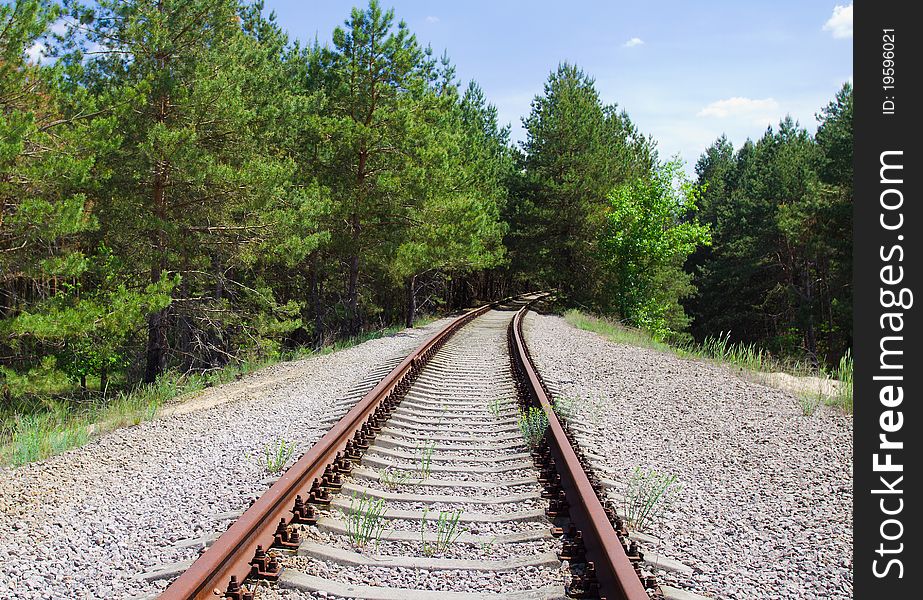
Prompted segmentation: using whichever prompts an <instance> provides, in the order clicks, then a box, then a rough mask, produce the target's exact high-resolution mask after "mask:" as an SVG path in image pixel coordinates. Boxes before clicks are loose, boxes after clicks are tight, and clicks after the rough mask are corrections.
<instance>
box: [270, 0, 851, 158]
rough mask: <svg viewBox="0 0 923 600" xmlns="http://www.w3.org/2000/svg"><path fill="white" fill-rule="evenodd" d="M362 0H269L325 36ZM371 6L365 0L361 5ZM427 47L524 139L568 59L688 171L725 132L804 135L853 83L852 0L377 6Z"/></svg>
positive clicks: (473, 1) (293, 31) (297, 34)
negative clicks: (791, 130)
mask: <svg viewBox="0 0 923 600" xmlns="http://www.w3.org/2000/svg"><path fill="white" fill-rule="evenodd" d="M358 2H359V0H356V1H354V2H351V1H339V0H266V8H267V10H273V11H275V12H276V15H277V17H278V20H279V23H280V24H281V25H282V26H283V28H285V29H286V30H287V31H288V32H289V34H290V35H291V36H292V37H294V38H297V39H300V40H303V41H308V42H310V41H313V40H314V39H315V38H317V39H319V40H320V41H321V43H327V42H329V41H330V39H331V34H332V32H333V29H334V28H335V27H336V26H338V25H341V24H342V23H343V21H344V20H345V19H346V18H347V17H348V16H349V12H350V9H351V8H352V7H353V6H354V5H356V4H357V3H358ZM362 6H364V4H362ZM382 6H383V7H385V8H389V7H391V8H394V11H395V17H396V19H398V20H401V19H402V20H404V21H406V23H407V24H408V26H409V27H410V29H411V31H412V32H414V33H415V34H416V35H417V38H418V39H419V40H420V42H421V43H422V44H424V45H426V44H430V45H432V47H433V50H434V51H435V53H436V54H437V55H441V54H442V51H443V50H445V51H446V52H447V53H448V55H449V57H450V58H451V60H452V62H453V63H454V64H455V66H456V68H457V73H458V77H459V79H460V80H461V81H462V83H463V84H466V83H467V81H469V80H471V79H474V80H476V81H477V82H478V83H479V84H480V85H481V87H482V88H483V89H484V92H485V94H486V96H487V98H488V100H489V101H490V102H491V103H492V104H494V105H495V106H496V107H497V109H498V112H499V115H500V120H501V122H502V123H504V124H506V123H509V124H510V125H511V126H512V138H513V140H514V141H522V140H524V139H525V135H526V134H525V131H524V130H523V127H522V118H523V117H524V116H526V115H527V114H528V113H529V109H530V104H531V101H532V99H533V98H534V97H535V95H536V94H539V93H541V91H542V87H543V85H544V83H545V81H546V80H547V78H548V74H549V73H550V72H551V71H552V70H553V69H555V68H556V67H557V65H558V64H559V63H560V62H563V61H567V62H570V63H575V64H577V65H578V66H580V67H581V68H582V69H583V70H584V71H585V72H587V73H588V74H590V75H591V76H593V77H594V78H595V79H596V86H597V89H598V90H599V92H600V95H601V97H602V100H603V102H605V103H607V104H611V103H616V104H618V105H619V106H620V107H621V108H623V109H625V110H626V111H627V112H628V114H629V116H630V117H631V119H632V120H633V121H634V122H635V124H636V125H637V126H638V127H639V129H640V130H641V131H642V132H643V133H646V134H650V135H652V136H653V137H654V139H655V140H656V141H657V143H658V148H659V151H660V155H661V157H663V158H667V157H671V156H674V155H678V156H679V157H680V158H681V159H683V160H684V161H685V163H686V169H687V172H689V173H692V170H693V168H694V165H695V162H696V160H697V159H698V157H699V156H700V155H701V153H702V152H703V151H704V150H705V148H706V147H708V146H709V145H710V144H711V143H712V142H713V141H714V140H715V139H716V138H717V137H718V136H719V135H721V134H722V133H723V134H725V135H727V136H728V138H729V139H730V140H731V141H732V142H733V143H734V146H735V148H736V147H739V146H740V144H741V143H742V142H744V141H745V140H746V138H748V137H750V138H756V137H759V136H761V135H762V134H763V132H764V131H765V130H766V127H767V126H768V125H770V124H776V123H778V122H779V120H780V119H781V118H783V117H784V116H785V115H787V114H788V115H791V116H792V117H794V118H795V119H797V120H798V121H799V122H800V123H801V124H802V125H803V126H805V127H807V128H808V130H810V131H812V132H813V131H814V130H815V128H816V124H817V122H816V118H815V115H816V114H817V113H818V112H819V111H820V109H821V108H822V107H824V106H826V105H827V103H828V102H830V101H831V100H832V99H833V97H834V95H835V94H836V92H837V91H838V90H839V89H840V87H841V86H842V85H843V83H844V82H846V81H852V3H851V2H850V3H847V2H845V1H844V0H840V2H839V4H838V3H837V2H836V1H833V2H830V1H820V0H776V1H772V2H770V1H762V0H757V1H754V0H750V1H746V2H741V1H740V0H733V1H726V2H724V1H722V2H719V1H704V0H703V1H699V2H689V1H688V0H675V1H664V2H640V1H635V2H623V1H607V2H603V1H596V2H587V1H580V0H568V1H566V2H562V1H561V0H552V1H547V0H531V1H519V0H491V1H483V0H464V1H458V0H456V1H452V2H446V1H429V2H426V1H423V0H382Z"/></svg>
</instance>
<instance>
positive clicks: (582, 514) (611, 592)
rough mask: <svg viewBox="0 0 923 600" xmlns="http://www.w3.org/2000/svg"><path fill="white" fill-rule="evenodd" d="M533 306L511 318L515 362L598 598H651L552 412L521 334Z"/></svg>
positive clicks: (624, 599) (645, 599)
mask: <svg viewBox="0 0 923 600" xmlns="http://www.w3.org/2000/svg"><path fill="white" fill-rule="evenodd" d="M531 305H532V303H531V302H530V303H529V304H527V305H525V306H524V307H522V309H520V310H519V311H518V312H517V313H516V316H515V317H514V318H513V323H512V334H513V346H514V348H515V354H516V356H515V357H514V360H516V361H517V362H518V364H519V365H520V366H521V368H522V374H523V375H524V377H525V380H526V381H525V382H524V383H526V384H527V386H528V392H529V393H530V395H533V396H534V398H535V400H536V401H537V402H538V403H539V405H540V406H541V408H542V409H543V410H544V412H545V416H547V417H548V429H547V434H546V440H547V442H548V446H549V449H550V451H551V456H552V458H554V464H555V467H556V468H557V472H558V474H559V475H560V476H561V488H562V489H563V490H564V494H565V497H566V498H567V502H568V504H569V509H568V510H569V513H570V519H571V521H572V522H573V523H574V525H576V527H577V529H579V530H580V531H581V532H582V537H583V543H584V545H585V546H586V555H587V561H589V562H592V563H593V565H594V567H595V570H596V579H597V580H598V582H599V595H600V597H601V598H606V599H608V600H649V598H650V597H649V596H648V594H647V592H646V591H645V589H644V585H643V584H642V583H641V580H640V579H639V578H638V575H637V573H636V572H635V569H634V566H633V565H632V563H631V561H630V560H629V558H628V555H627V554H626V553H625V549H624V548H623V547H622V544H621V542H620V541H619V538H618V536H617V535H616V532H615V530H614V529H613V527H612V524H611V523H610V521H609V517H608V516H607V515H606V511H605V509H604V508H603V505H602V503H601V502H600V501H599V498H598V497H597V496H596V492H595V491H594V490H593V486H592V484H591V483H590V480H589V478H588V477H587V474H586V472H585V471H584V469H583V466H582V465H581V464H580V460H579V459H578V458H577V454H576V452H575V451H574V448H573V447H572V446H571V444H570V441H569V440H568V439H567V435H566V434H565V432H564V428H563V427H562V426H561V423H560V421H558V417H557V415H556V414H555V412H554V407H553V406H552V403H551V400H550V399H549V397H548V393H547V392H546V391H545V388H544V386H543V385H542V381H541V378H540V377H539V375H538V372H537V371H536V369H535V365H534V364H533V362H532V357H531V356H530V354H529V349H528V347H527V346H526V343H525V338H524V337H523V333H522V320H523V317H524V316H525V314H526V312H528V310H529V308H530V306H531Z"/></svg>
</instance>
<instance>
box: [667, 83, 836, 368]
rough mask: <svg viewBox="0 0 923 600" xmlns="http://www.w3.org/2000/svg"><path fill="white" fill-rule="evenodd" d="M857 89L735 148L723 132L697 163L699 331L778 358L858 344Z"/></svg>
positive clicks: (830, 359)
mask: <svg viewBox="0 0 923 600" xmlns="http://www.w3.org/2000/svg"><path fill="white" fill-rule="evenodd" d="M852 116H853V90H852V86H851V85H850V84H848V83H847V84H845V85H844V86H843V88H842V89H841V90H840V91H839V92H838V93H837V95H836V98H835V99H834V100H833V101H832V102H830V104H828V105H827V106H826V107H824V108H823V109H822V110H821V112H820V113H819V114H818V115H817V118H818V122H819V124H818V128H817V133H816V135H814V136H811V135H809V134H808V132H807V131H806V130H805V129H804V128H803V127H801V126H799V125H798V124H797V123H795V122H793V121H792V120H791V119H790V118H787V119H785V120H783V121H782V122H781V123H780V124H779V126H778V128H776V129H773V128H769V129H768V130H767V131H766V133H765V135H763V137H762V138H760V139H759V140H757V141H755V142H754V141H750V140H747V141H746V142H745V143H744V144H743V145H742V146H741V147H740V148H738V149H737V150H736V151H735V150H734V148H733V147H732V146H731V144H730V143H729V142H728V141H727V139H725V138H724V137H721V138H719V139H718V140H717V141H716V142H715V143H714V144H713V145H712V146H711V147H709V148H708V149H707V150H706V151H705V153H704V154H703V155H702V157H701V158H700V159H699V161H698V163H697V164H696V173H697V174H698V182H699V183H700V184H701V185H702V186H704V192H703V194H702V197H701V199H700V202H699V207H698V210H697V212H696V216H697V217H698V219H699V220H700V221H702V222H703V223H705V224H707V225H709V226H710V228H711V232H712V239H713V244H712V246H711V247H710V248H703V249H700V250H699V251H698V252H697V253H696V254H694V255H693V256H692V257H691V258H690V260H689V263H688V264H687V269H688V270H689V271H690V272H693V273H695V279H694V283H695V285H696V287H697V288H698V292H697V293H696V294H695V295H694V296H692V297H691V298H690V299H688V300H687V301H686V303H685V306H686V309H687V311H688V312H689V314H690V315H691V316H692V317H693V326H692V332H693V334H694V335H695V337H696V338H697V339H703V338H704V337H706V336H721V335H724V336H729V337H730V340H731V341H732V342H744V343H756V344H758V345H759V346H760V347H762V348H765V349H768V350H770V351H771V352H773V353H775V354H776V355H777V356H783V357H790V358H795V359H799V360H807V361H808V362H809V363H811V364H813V365H814V366H819V365H820V366H823V365H828V366H829V365H835V364H836V363H837V361H838V360H839V359H840V357H841V356H842V355H843V354H844V353H845V352H846V351H847V350H849V349H850V348H851V346H852V206H853V184H852V174H853V134H852Z"/></svg>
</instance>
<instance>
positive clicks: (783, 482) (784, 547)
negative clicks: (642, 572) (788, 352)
mask: <svg viewBox="0 0 923 600" xmlns="http://www.w3.org/2000/svg"><path fill="white" fill-rule="evenodd" d="M524 328H525V335H526V341H527V343H528V344H529V346H530V349H531V352H532V357H533V359H534V360H535V362H536V366H537V367H538V370H539V372H540V373H542V376H543V378H545V380H546V382H547V383H548V384H549V387H550V388H551V389H552V391H553V392H555V393H556V395H558V396H566V397H570V398H574V399H576V401H575V408H576V411H577V412H576V415H575V416H574V418H573V420H574V421H575V422H579V423H582V424H583V428H585V429H587V430H588V431H589V432H590V435H586V436H584V437H583V441H582V442H581V444H582V445H583V446H584V449H585V450H587V451H589V453H590V455H591V461H593V462H594V468H596V469H597V470H598V471H599V472H600V474H601V475H602V476H604V477H608V478H611V479H614V480H616V481H619V482H622V483H625V484H627V482H628V480H629V478H630V474H631V472H632V470H633V469H634V467H635V466H641V467H643V468H654V469H656V470H658V471H660V472H668V473H675V474H677V475H678V477H679V481H680V482H681V484H682V489H681V491H680V493H679V495H678V497H677V499H676V501H675V502H674V503H673V506H672V508H671V509H669V510H667V511H665V512H664V513H663V514H662V515H661V517H660V519H659V520H658V521H656V522H654V523H653V525H652V526H651V527H650V528H649V530H648V531H647V533H649V534H651V535H654V536H655V537H657V538H660V540H661V542H660V544H659V547H649V546H648V547H645V551H646V553H647V555H648V556H651V555H654V554H657V553H660V554H662V555H663V556H666V557H670V558H674V559H678V560H680V561H681V562H683V563H685V564H686V565H689V566H691V567H693V569H694V572H693V573H692V574H691V575H682V574H679V573H668V572H663V571H661V572H658V576H659V579H660V580H661V582H663V583H666V584H669V585H673V586H676V587H680V588H685V589H687V590H689V591H692V592H695V593H698V594H703V595H706V596H710V597H712V598H731V599H740V600H743V599H754V598H792V599H794V598H824V599H832V598H843V599H845V598H851V597H852V424H851V420H850V418H849V417H848V416H846V415H843V414H842V413H841V412H839V411H838V410H837V409H833V408H827V407H821V408H819V409H818V410H817V412H816V413H814V414H813V415H811V416H805V415H804V414H803V411H802V409H801V407H800V405H799V402H798V400H797V399H796V398H795V397H794V396H792V395H790V394H788V393H786V392H783V391H781V390H778V389H774V388H770V387H766V386H763V385H759V384H754V383H750V382H747V381H744V380H743V379H741V378H739V377H737V376H736V375H734V373H733V372H732V371H730V370H729V369H728V368H726V367H724V366H721V365H716V364H712V363H709V362H705V361H695V360H684V359H679V358H677V357H675V356H673V355H670V354H665V353H661V352H658V351H655V350H650V349H646V348H638V347H633V346H627V345H623V344H616V343H611V342H608V341H607V340H605V339H604V338H602V337H601V336H599V335H597V334H595V333H591V332H587V331H581V330H578V329H576V328H573V327H571V326H570V325H568V324H567V323H566V322H565V321H564V320H563V319H561V318H559V317H554V316H543V315H537V314H534V313H532V314H530V315H529V316H528V317H527V318H526V320H525V323H524ZM618 491H619V492H624V488H623V489H621V490H618Z"/></svg>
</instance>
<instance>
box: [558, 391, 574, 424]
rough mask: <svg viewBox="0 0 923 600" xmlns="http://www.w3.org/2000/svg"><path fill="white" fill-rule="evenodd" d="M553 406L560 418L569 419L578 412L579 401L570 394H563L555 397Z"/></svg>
mask: <svg viewBox="0 0 923 600" xmlns="http://www.w3.org/2000/svg"><path fill="white" fill-rule="evenodd" d="M552 408H554V414H555V415H557V417H558V418H559V419H561V420H562V421H569V420H570V419H572V418H573V416H574V415H575V414H576V412H577V402H576V401H575V400H574V399H573V398H570V397H568V396H561V397H560V398H555V400H554V404H553V405H552Z"/></svg>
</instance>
